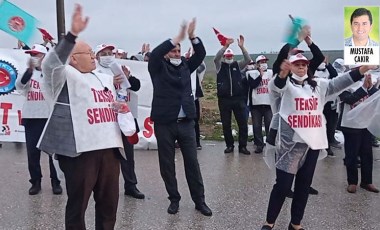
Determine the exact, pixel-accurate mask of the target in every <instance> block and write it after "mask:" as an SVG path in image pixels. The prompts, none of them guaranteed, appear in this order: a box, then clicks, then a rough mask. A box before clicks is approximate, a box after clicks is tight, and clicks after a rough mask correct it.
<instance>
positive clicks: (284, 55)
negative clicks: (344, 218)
mask: <svg viewBox="0 0 380 230" xmlns="http://www.w3.org/2000/svg"><path fill="white" fill-rule="evenodd" d="M305 28H306V29H302V30H301V31H300V33H299V35H298V41H299V43H301V42H303V41H305V42H306V44H307V46H308V47H309V48H310V51H311V53H312V55H313V58H312V59H310V60H309V61H310V63H309V65H308V71H309V72H310V74H311V75H314V73H315V71H316V70H317V68H318V66H319V65H320V64H321V63H322V62H323V60H324V59H325V57H324V55H323V54H322V51H321V50H320V49H319V47H318V46H317V45H316V44H315V43H314V41H313V40H312V37H311V27H310V26H305ZM297 45H298V44H297ZM299 53H301V54H302V53H304V51H303V50H301V49H298V48H297V47H296V46H295V45H292V44H290V43H286V44H285V45H284V46H283V47H282V48H281V50H280V52H279V53H278V55H277V58H276V61H275V62H274V63H273V76H274V75H276V74H279V73H280V66H281V64H282V62H283V61H284V60H285V59H288V58H289V57H290V56H291V55H296V54H299ZM270 97H271V109H272V113H273V118H272V121H271V125H270V127H271V128H270V129H269V134H268V135H267V139H266V141H267V143H269V144H271V145H272V146H274V145H275V142H274V140H275V137H276V135H277V130H278V125H279V124H278V119H279V113H278V111H279V110H280V105H281V95H280V94H277V93H276V92H271V94H270ZM309 192H310V194H313V195H317V194H318V191H317V190H316V189H314V188H312V187H310V191H309ZM287 197H289V198H292V197H293V192H292V190H289V192H288V195H287Z"/></svg>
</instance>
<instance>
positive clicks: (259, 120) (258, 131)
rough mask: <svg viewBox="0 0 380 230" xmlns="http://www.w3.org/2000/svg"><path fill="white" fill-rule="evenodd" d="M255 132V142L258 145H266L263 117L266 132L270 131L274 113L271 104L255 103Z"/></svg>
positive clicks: (253, 117) (253, 112)
mask: <svg viewBox="0 0 380 230" xmlns="http://www.w3.org/2000/svg"><path fill="white" fill-rule="evenodd" d="M251 114H252V125H253V133H254V138H255V144H256V145H257V146H264V145H265V143H264V139H263V130H262V129H263V119H264V125H265V134H266V135H268V133H269V126H270V122H271V120H272V117H273V114H272V109H271V108H270V105H254V106H252V109H251Z"/></svg>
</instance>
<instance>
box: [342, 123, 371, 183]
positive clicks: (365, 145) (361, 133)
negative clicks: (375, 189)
mask: <svg viewBox="0 0 380 230" xmlns="http://www.w3.org/2000/svg"><path fill="white" fill-rule="evenodd" d="M343 136H344V153H345V158H344V161H345V164H346V170H347V182H348V184H355V185H357V184H358V168H357V166H356V165H357V157H358V156H360V160H361V167H360V170H361V183H363V184H372V169H373V152H372V140H371V138H372V134H371V133H370V132H369V131H368V130H367V129H357V130H355V131H354V132H350V131H343Z"/></svg>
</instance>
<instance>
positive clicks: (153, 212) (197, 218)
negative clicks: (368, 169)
mask: <svg viewBox="0 0 380 230" xmlns="http://www.w3.org/2000/svg"><path fill="white" fill-rule="evenodd" d="M203 147H204V148H203V150H201V151H199V154H198V156H199V162H200V165H201V170H202V173H203V179H204V183H205V188H206V201H207V203H208V204H209V206H210V207H211V208H212V210H213V212H214V215H213V216H212V217H205V216H203V215H201V214H200V213H199V212H197V211H196V210H195V209H194V204H193V203H192V201H191V198H190V195H189V191H188V187H187V184H186V182H185V176H184V170H183V161H182V156H181V154H180V152H179V151H178V154H177V178H178V184H179V190H180V192H181V195H182V200H181V202H180V211H179V213H178V214H176V215H169V214H167V212H166V209H167V207H168V205H169V201H168V200H167V194H166V191H165V188H164V184H163V181H162V179H161V177H160V174H159V168H158V157H157V152H156V151H153V150H152V151H141V150H138V151H136V157H135V158H136V173H137V176H138V181H139V184H138V187H139V189H140V190H141V191H142V192H144V193H145V195H146V199H145V200H136V199H133V198H130V197H126V196H124V195H123V191H122V190H120V200H119V210H118V215H117V223H116V229H144V230H145V229H218V230H219V229H260V226H261V225H262V223H263V221H264V219H265V213H266V208H267V203H268V199H269V192H270V190H271V187H272V186H273V182H274V172H273V171H271V170H269V169H268V168H267V166H266V165H265V163H264V161H263V158H262V155H256V154H253V155H250V156H245V155H241V154H238V153H237V151H236V150H235V153H234V154H229V155H225V154H224V153H223V149H224V144H223V143H221V142H203ZM248 149H249V150H253V146H252V145H249V146H248ZM374 152H375V162H374V173H373V175H374V178H373V180H374V183H375V184H376V185H378V186H379V187H380V178H379V174H380V161H379V160H380V150H379V149H374ZM336 153H337V157H336V158H326V159H324V160H322V161H319V162H318V165H317V170H316V174H315V177H314V182H313V187H315V188H317V189H318V190H319V192H320V194H319V195H317V196H311V197H310V199H309V203H308V206H307V208H306V213H305V216H304V221H303V225H304V226H305V227H306V229H310V230H314V229H315V230H321V229H335V230H338V229H339V230H340V229H345V230H354V229H379V230H380V223H379V220H380V199H379V198H380V195H379V194H374V193H369V192H366V191H364V190H363V189H359V190H358V192H357V193H356V194H348V193H347V192H346V190H345V189H346V179H345V178H346V177H345V168H344V166H343V162H342V159H343V152H342V151H336ZM42 164H43V175H45V177H44V178H43V181H42V192H41V193H40V194H38V195H36V196H29V195H28V189H29V187H30V184H29V182H28V179H29V176H28V171H27V160H26V150H25V145H24V144H18V145H16V144H14V143H3V146H2V148H0V175H1V176H0V185H1V187H0V229H12V230H13V229H63V228H64V224H63V223H64V209H65V203H66V195H53V194H52V191H51V187H50V179H49V175H48V167H47V166H48V163H47V157H46V156H45V157H43V159H42ZM122 183H123V181H122V178H121V177H120V185H121V186H120V188H122ZM290 202H291V199H287V200H286V201H285V204H284V207H283V210H282V212H281V214H280V216H279V219H278V221H277V223H276V229H287V225H288V223H289V220H290ZM86 222H87V227H88V229H94V202H93V201H91V202H90V204H89V207H88V210H87V215H86Z"/></svg>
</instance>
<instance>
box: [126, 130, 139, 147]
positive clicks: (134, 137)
mask: <svg viewBox="0 0 380 230" xmlns="http://www.w3.org/2000/svg"><path fill="white" fill-rule="evenodd" d="M127 140H128V142H129V143H130V144H132V145H135V144H137V143H139V135H138V134H137V132H135V133H134V134H133V135H132V136H128V137H127Z"/></svg>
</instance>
